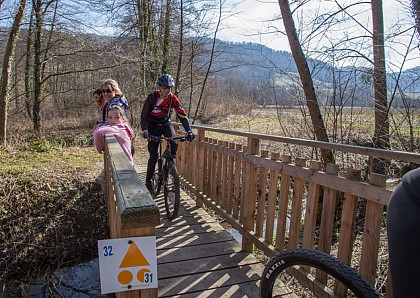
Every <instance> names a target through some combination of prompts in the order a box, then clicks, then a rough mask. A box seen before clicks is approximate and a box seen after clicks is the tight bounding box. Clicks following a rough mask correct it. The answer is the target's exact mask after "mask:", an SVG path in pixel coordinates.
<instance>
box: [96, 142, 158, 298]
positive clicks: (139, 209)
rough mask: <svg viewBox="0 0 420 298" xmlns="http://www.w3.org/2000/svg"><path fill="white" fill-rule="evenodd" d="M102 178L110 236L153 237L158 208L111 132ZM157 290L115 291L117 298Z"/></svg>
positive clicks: (148, 295) (151, 297) (149, 297)
mask: <svg viewBox="0 0 420 298" xmlns="http://www.w3.org/2000/svg"><path fill="white" fill-rule="evenodd" d="M105 143H106V146H105V147H106V150H105V155H104V158H105V159H106V162H105V164H106V169H105V175H106V177H105V179H106V182H107V194H108V197H107V199H108V207H109V208H110V209H109V210H108V216H109V223H110V230H111V238H124V237H139V236H154V235H155V227H156V226H157V225H159V224H160V214H159V208H158V206H157V205H156V204H155V202H154V200H153V198H152V197H151V195H150V193H149V192H148V191H147V189H146V187H145V186H144V184H143V182H142V181H141V179H140V177H139V175H138V174H137V172H136V170H135V168H134V167H133V166H132V165H131V164H130V162H129V161H128V159H127V157H126V156H125V154H124V152H123V151H122V149H121V147H120V146H119V144H118V142H117V141H116V139H115V137H114V136H113V135H107V136H105ZM157 296H158V291H157V289H143V290H134V291H127V292H120V293H116V297H118V298H126V297H142V298H156V297H157Z"/></svg>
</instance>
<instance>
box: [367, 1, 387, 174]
mask: <svg viewBox="0 0 420 298" xmlns="http://www.w3.org/2000/svg"><path fill="white" fill-rule="evenodd" d="M372 22H373V60H374V61H373V87H374V94H375V95H374V96H375V135H374V145H375V147H377V148H382V149H388V148H389V119H388V118H389V117H388V103H387V90H386V69H385V49H384V48H385V47H384V23H383V9H382V0H373V1H372ZM385 167H386V165H385V164H384V162H383V161H380V160H379V159H373V164H372V169H371V170H372V171H373V172H375V173H379V174H385Z"/></svg>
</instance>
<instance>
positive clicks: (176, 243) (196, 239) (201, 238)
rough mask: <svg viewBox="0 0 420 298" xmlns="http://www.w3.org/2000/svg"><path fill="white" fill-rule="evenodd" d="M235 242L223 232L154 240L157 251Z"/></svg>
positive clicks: (191, 234) (182, 235)
mask: <svg viewBox="0 0 420 298" xmlns="http://www.w3.org/2000/svg"><path fill="white" fill-rule="evenodd" d="M232 240H235V239H234V238H233V236H232V235H231V234H229V233H228V232H227V231H225V230H220V231H214V232H212V233H205V234H203V233H201V234H198V233H190V234H185V235H184V234H181V235H179V234H178V235H176V236H170V237H164V236H162V237H159V238H158V239H157V240H156V248H157V249H165V248H175V247H176V248H181V247H185V246H191V245H201V244H209V243H217V242H225V241H232Z"/></svg>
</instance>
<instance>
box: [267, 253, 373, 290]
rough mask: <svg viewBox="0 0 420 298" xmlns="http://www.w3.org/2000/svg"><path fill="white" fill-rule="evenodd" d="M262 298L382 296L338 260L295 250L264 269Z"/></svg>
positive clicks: (281, 255)
mask: <svg viewBox="0 0 420 298" xmlns="http://www.w3.org/2000/svg"><path fill="white" fill-rule="evenodd" d="M347 289H348V290H347ZM261 297H262V298H265V297H360V298H362V297H369V298H370V297H381V296H380V295H379V293H378V292H377V291H376V290H375V288H374V287H373V286H372V285H371V284H369V282H367V281H366V280H365V279H364V278H363V277H362V276H361V275H360V274H359V273H358V272H357V271H356V270H354V269H353V268H351V267H349V266H348V265H346V264H345V263H343V262H341V261H340V260H338V259H337V258H334V257H333V256H330V255H328V254H325V253H322V252H320V251H316V250H310V249H303V248H297V249H288V250H285V251H284V252H282V253H279V254H278V255H277V256H276V257H274V258H273V259H272V260H271V261H270V262H269V263H268V264H267V265H266V267H265V270H264V273H263V276H262V277H261Z"/></svg>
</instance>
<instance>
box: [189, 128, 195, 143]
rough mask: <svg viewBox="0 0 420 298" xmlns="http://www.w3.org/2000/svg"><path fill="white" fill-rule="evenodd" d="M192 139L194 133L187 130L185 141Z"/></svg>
mask: <svg viewBox="0 0 420 298" xmlns="http://www.w3.org/2000/svg"><path fill="white" fill-rule="evenodd" d="M194 139H195V135H194V133H193V132H192V131H191V130H189V131H188V132H187V141H190V142H192V140H194Z"/></svg>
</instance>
